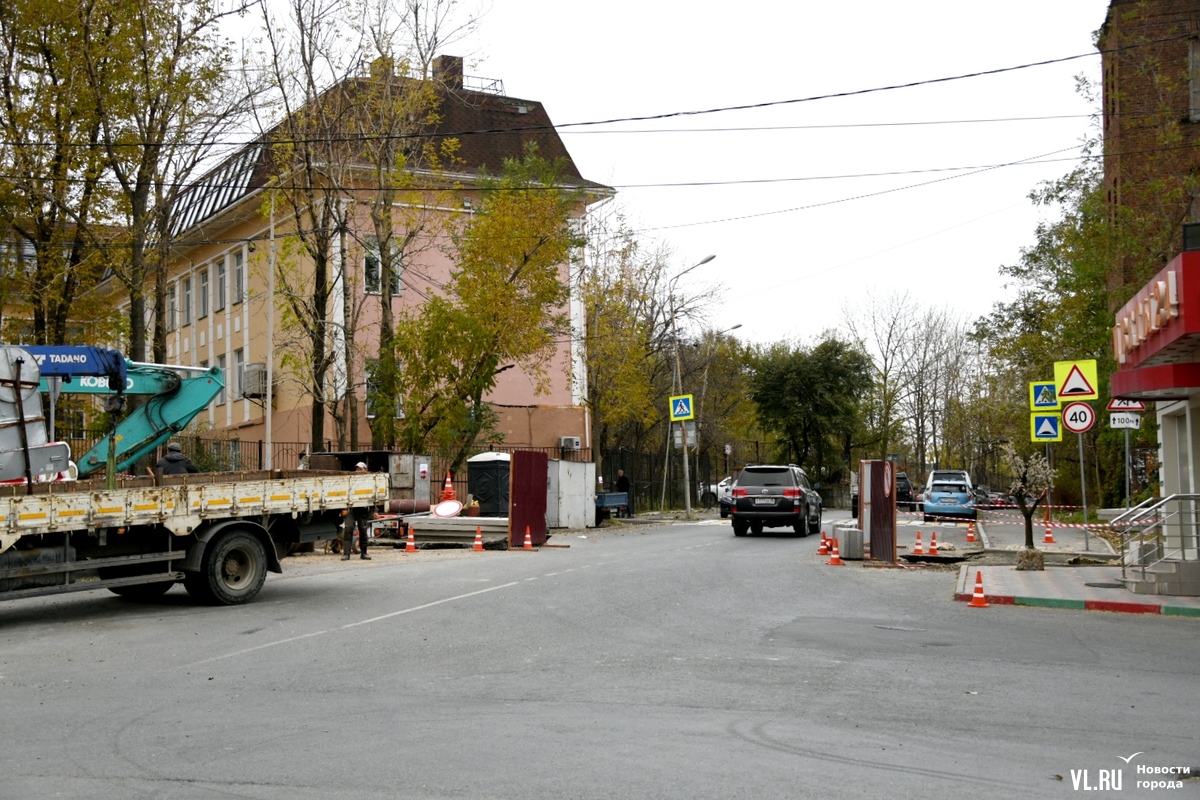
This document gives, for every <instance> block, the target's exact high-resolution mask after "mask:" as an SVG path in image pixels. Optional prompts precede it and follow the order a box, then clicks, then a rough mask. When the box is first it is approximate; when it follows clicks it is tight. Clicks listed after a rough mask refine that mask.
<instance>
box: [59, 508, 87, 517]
mask: <svg viewBox="0 0 1200 800" xmlns="http://www.w3.org/2000/svg"><path fill="white" fill-rule="evenodd" d="M86 513H87V512H86V511H84V510H83V509H72V510H70V511H60V512H58V515H59V516H60V517H81V516H83V515H84V514H86Z"/></svg>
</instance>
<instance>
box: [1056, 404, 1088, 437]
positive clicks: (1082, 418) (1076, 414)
mask: <svg viewBox="0 0 1200 800" xmlns="http://www.w3.org/2000/svg"><path fill="white" fill-rule="evenodd" d="M1062 419H1063V427H1064V428H1066V429H1067V430H1069V431H1070V432H1071V433H1085V432H1087V431H1089V430H1091V428H1092V426H1093V425H1095V424H1096V412H1095V411H1093V410H1092V407H1091V406H1089V405H1088V404H1087V403H1083V402H1078V401H1076V402H1074V403H1068V404H1067V406H1066V408H1064V409H1063V410H1062Z"/></svg>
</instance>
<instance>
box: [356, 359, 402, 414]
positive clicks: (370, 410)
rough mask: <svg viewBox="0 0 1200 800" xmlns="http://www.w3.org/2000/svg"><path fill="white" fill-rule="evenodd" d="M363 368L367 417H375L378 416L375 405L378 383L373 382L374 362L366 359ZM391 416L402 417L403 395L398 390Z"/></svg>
mask: <svg viewBox="0 0 1200 800" xmlns="http://www.w3.org/2000/svg"><path fill="white" fill-rule="evenodd" d="M364 370H365V372H366V376H367V419H375V417H377V416H378V413H377V412H376V407H377V406H378V400H379V398H378V397H377V395H378V392H379V385H378V384H377V383H376V382H375V362H373V361H368V362H367V364H366V366H365V367H364ZM392 416H394V417H395V418H396V419H404V397H403V395H401V394H400V392H399V390H397V392H396V408H395V410H394V413H393V415H392Z"/></svg>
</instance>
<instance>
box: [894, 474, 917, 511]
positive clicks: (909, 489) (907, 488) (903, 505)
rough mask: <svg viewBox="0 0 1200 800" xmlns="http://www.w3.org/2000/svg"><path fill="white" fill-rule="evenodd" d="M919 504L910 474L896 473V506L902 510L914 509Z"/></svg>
mask: <svg viewBox="0 0 1200 800" xmlns="http://www.w3.org/2000/svg"><path fill="white" fill-rule="evenodd" d="M916 506H917V501H916V497H915V496H914V494H913V485H912V481H910V480H909V479H908V474H907V473H904V472H897V473H896V507H897V508H899V509H900V510H901V511H912V510H913V509H914V508H916Z"/></svg>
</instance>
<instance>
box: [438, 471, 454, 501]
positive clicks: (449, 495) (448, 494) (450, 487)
mask: <svg viewBox="0 0 1200 800" xmlns="http://www.w3.org/2000/svg"><path fill="white" fill-rule="evenodd" d="M457 499H458V498H457V497H455V496H454V484H453V483H451V482H450V470H446V485H445V486H443V487H442V493H441V495H439V496H438V500H439V501H440V502H442V503H444V502H446V501H447V500H457Z"/></svg>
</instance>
